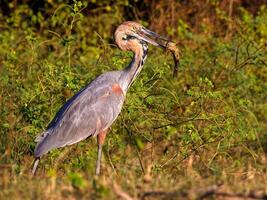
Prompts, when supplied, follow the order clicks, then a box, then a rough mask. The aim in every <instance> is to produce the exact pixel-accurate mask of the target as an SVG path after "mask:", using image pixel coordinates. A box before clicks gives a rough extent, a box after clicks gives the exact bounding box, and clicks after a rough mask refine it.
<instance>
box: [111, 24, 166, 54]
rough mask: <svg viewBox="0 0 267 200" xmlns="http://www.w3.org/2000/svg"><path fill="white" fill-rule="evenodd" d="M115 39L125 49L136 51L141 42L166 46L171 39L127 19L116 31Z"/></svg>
mask: <svg viewBox="0 0 267 200" xmlns="http://www.w3.org/2000/svg"><path fill="white" fill-rule="evenodd" d="M115 41H116V43H117V45H118V47H119V48H120V49H121V50H124V51H135V50H136V48H138V47H139V46H140V44H144V43H150V44H152V45H155V46H160V47H163V48H166V47H167V45H168V42H170V40H168V39H166V38H163V37H161V36H160V35H158V34H156V33H154V32H152V31H150V30H148V29H146V28H145V27H143V26H142V25H140V24H138V23H137V22H132V21H127V22H124V23H122V24H121V25H120V26H118V28H117V29H116V31H115Z"/></svg>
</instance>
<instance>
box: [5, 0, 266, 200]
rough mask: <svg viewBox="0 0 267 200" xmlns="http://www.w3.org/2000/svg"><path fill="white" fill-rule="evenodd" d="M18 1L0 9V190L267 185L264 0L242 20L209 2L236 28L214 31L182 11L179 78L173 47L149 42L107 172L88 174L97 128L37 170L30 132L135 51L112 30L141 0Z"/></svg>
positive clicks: (112, 140)
mask: <svg viewBox="0 0 267 200" xmlns="http://www.w3.org/2000/svg"><path fill="white" fill-rule="evenodd" d="M14 2H15V1H12V2H11V3H10V4H9V8H10V9H14V12H10V14H9V15H8V16H4V15H3V14H0V22H2V23H1V25H0V29H1V32H0V55H1V57H0V65H1V67H0V121H1V124H0V144H1V145H0V169H3V170H1V171H0V178H2V180H3V183H1V182H0V189H1V192H0V198H1V197H6V195H11V197H14V199H15V198H16V197H17V195H18V194H20V193H21V191H20V190H19V191H18V192H16V191H17V190H16V188H17V187H18V186H19V187H20V186H21V185H20V184H24V185H25V187H26V188H27V190H26V189H25V191H26V192H28V191H35V192H36V193H34V192H33V193H31V194H30V196H27V198H31V197H32V198H34V197H35V196H36V195H37V196H38V195H40V196H42V197H44V198H49V197H51V198H53V196H49V195H52V194H50V192H49V190H48V189H47V185H53V184H52V183H51V184H50V182H53V181H55V180H56V184H57V186H58V187H56V188H57V193H56V192H55V193H56V194H57V195H62V196H64V195H66V194H65V191H66V190H67V191H68V192H69V193H70V195H73V196H75V197H76V198H80V197H81V196H84V197H85V198H87V197H88V196H86V195H88V193H89V194H90V197H88V198H94V199H108V198H109V196H110V195H114V194H113V191H112V192H111V190H112V188H113V186H114V184H113V183H116V182H118V183H119V184H120V185H121V186H122V187H123V189H124V190H126V191H127V193H128V192H129V194H131V195H133V196H138V192H140V191H143V189H140V188H142V187H144V188H156V189H157V188H163V189H169V188H170V187H171V188H173V187H176V185H177V187H180V186H181V185H182V187H185V188H190V187H193V188H198V187H199V185H202V184H203V183H204V184H205V183H206V182H205V181H206V180H207V181H208V182H209V183H214V182H216V181H224V182H225V183H226V184H229V185H230V186H231V185H232V184H233V183H235V185H238V186H240V187H241V185H240V183H243V182H245V181H247V182H248V184H247V185H245V183H244V187H245V186H246V187H248V188H252V186H253V185H255V184H258V185H259V187H266V186H262V185H261V184H260V183H262V184H264V181H263V180H266V167H265V166H266V158H265V157H266V155H265V152H266V147H267V142H266V141H267V135H266V133H267V127H266V123H267V115H266V113H267V104H266V95H267V84H266V83H267V76H266V74H267V68H266V57H267V54H266V39H267V28H266V27H267V25H266V22H267V15H266V13H267V10H266V6H265V5H263V6H261V7H260V9H259V11H258V13H256V14H255V15H253V14H252V13H251V12H249V11H248V10H246V9H245V8H244V7H240V8H239V10H240V13H241V15H240V18H237V19H236V21H234V20H232V19H231V18H230V17H229V15H228V13H227V12H226V11H225V10H222V9H221V8H220V7H218V5H219V2H220V1H217V0H212V1H208V2H209V3H210V4H211V5H212V6H214V7H216V10H215V17H216V18H218V19H219V20H220V22H221V23H222V24H223V25H225V23H227V25H229V24H230V25H231V26H230V25H229V27H231V28H229V29H227V31H229V34H228V35H223V34H217V33H214V31H213V28H214V27H213V26H211V25H210V24H208V23H200V24H199V25H197V29H199V30H201V31H199V30H198V31H195V30H194V28H195V27H191V25H190V22H189V21H186V20H184V19H178V20H177V26H169V27H165V28H166V30H165V31H166V33H167V34H168V36H170V37H172V38H173V39H174V40H177V41H178V40H181V42H180V43H181V44H183V45H179V46H181V52H182V56H181V66H180V68H179V72H178V78H177V79H174V78H173V77H172V73H171V71H172V58H171V56H170V55H169V54H167V53H163V52H162V50H158V49H156V48H155V47H150V50H149V55H148V59H147V61H146V63H145V66H144V68H143V71H142V72H141V74H140V76H139V77H138V78H137V80H136V81H135V82H134V84H133V86H132V87H131V88H130V90H129V92H128V94H127V100H126V102H125V105H124V107H123V110H122V113H121V114H120V116H119V118H118V119H117V120H116V122H115V123H114V125H113V126H112V128H111V130H110V133H109V134H108V136H107V140H106V145H105V146H104V158H103V163H102V164H103V166H102V167H103V176H104V177H106V179H104V180H102V179H100V178H99V179H98V178H92V176H93V175H92V174H93V173H94V167H95V161H96V157H97V148H96V141H95V139H93V138H91V139H89V140H86V141H83V142H81V143H79V144H77V145H73V146H71V147H66V148H64V149H58V150H53V151H52V152H51V153H49V155H48V156H44V159H42V160H41V162H40V166H39V167H40V169H39V171H38V175H37V179H38V181H37V180H35V179H28V178H27V177H28V175H29V173H28V171H29V169H30V168H31V163H32V160H33V156H32V155H33V150H34V147H35V142H34V138H35V137H36V136H37V135H38V134H40V133H41V132H42V131H43V130H45V128H46V127H47V125H48V123H49V122H50V121H51V120H52V118H53V117H54V115H55V114H56V112H57V111H58V110H59V108H60V107H61V106H62V105H63V104H64V102H66V101H67V99H69V98H70V97H71V96H72V95H74V94H75V93H76V92H78V91H79V90H80V89H81V88H83V87H84V86H86V84H88V83H89V82H90V81H91V80H93V79H94V78H95V77H96V76H97V75H99V74H101V73H103V72H106V71H111V70H117V69H122V68H124V67H125V66H127V65H128V63H129V62H130V59H131V57H132V53H130V52H122V51H120V50H118V49H117V48H114V45H111V44H110V41H111V38H112V31H113V29H114V27H115V26H116V25H117V24H119V23H120V22H121V21H123V18H124V17H123V13H124V12H123V10H124V9H125V8H132V7H133V5H132V4H133V3H132V4H131V3H129V2H130V1H127V0H122V1H115V2H113V1H94V0H90V1H76V0H75V1H73V2H71V3H68V4H65V3H64V1H60V0H59V1H47V2H46V3H45V5H44V7H45V8H46V11H45V12H43V11H41V10H40V11H37V12H36V10H34V9H32V7H30V6H28V5H27V4H20V5H18V6H17V7H14V6H15V5H13V4H14ZM134 2H137V3H138V1H134ZM88 5H93V6H95V9H91V10H90V12H91V13H90V12H89V13H87V12H84V10H85V9H87V8H88ZM98 9H100V11H99V10H98ZM142 20H143V22H144V24H150V21H148V20H145V19H142ZM155 31H156V32H157V30H155ZM143 171H144V172H145V173H144V174H143ZM236 174H241V175H240V176H239V177H238V178H236ZM251 174H253V176H254V178H250V177H251V176H252V175H251ZM6 177H8V180H7V181H6V182H5V180H6ZM9 177H10V178H9ZM147 177H151V179H152V181H151V182H149V181H148V180H149V178H147ZM39 179H41V181H39ZM177 180H178V181H177ZM233 181H234V182H233ZM253 181H254V182H253ZM249 184H251V185H252V186H251V185H249ZM140 185H141V186H142V187H140ZM7 186H8V187H7ZM69 186H70V188H71V189H66V188H69ZM49 187H50V186H49ZM242 187H243V186H242ZM32 188H34V189H35V190H34V189H32ZM40 188H41V189H40ZM42 188H46V189H47V191H48V192H47V193H49V194H47V193H45V192H44V191H42V190H44V189H42ZM51 188H52V186H51ZM87 189H88V191H87ZM52 190H53V189H51V191H52ZM2 191H4V192H3V193H2ZM25 191H24V193H23V191H22V193H23V194H25ZM54 191H55V190H54ZM79 195H80V196H79ZM64 197H65V196H64ZM112 197H113V198H114V199H115V197H114V196H112ZM112 197H111V198H112Z"/></svg>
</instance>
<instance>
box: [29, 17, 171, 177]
mask: <svg viewBox="0 0 267 200" xmlns="http://www.w3.org/2000/svg"><path fill="white" fill-rule="evenodd" d="M151 37H154V39H151ZM161 40H163V41H164V42H165V45H164V44H161V43H160V41H161ZM115 41H116V43H117V45H118V47H119V48H120V49H121V50H123V51H132V52H134V57H133V60H132V61H131V63H130V64H129V66H127V67H126V68H125V69H124V70H121V71H112V72H107V73H104V74H102V75H100V76H98V77H97V78H96V79H95V80H93V81H92V82H91V83H90V84H88V85H87V86H86V87H85V88H84V89H82V90H80V91H79V92H78V93H77V94H76V95H74V96H73V97H72V98H70V99H69V100H68V101H67V102H66V103H65V104H64V105H63V106H62V108H61V109H60V110H59V111H58V113H57V114H56V115H55V117H54V119H53V120H52V121H51V123H50V124H49V125H48V127H47V130H46V131H44V132H43V133H42V134H41V135H40V136H38V137H37V138H36V140H35V141H36V142H37V146H36V148H35V151H34V156H35V163H34V167H33V170H32V174H35V171H36V169H37V165H38V162H39V160H40V157H41V156H42V155H44V154H46V153H47V152H48V151H50V150H52V149H55V148H59V147H64V146H67V145H71V144H74V143H77V142H79V141H81V140H84V139H86V138H88V137H90V136H97V139H98V159H97V165H96V174H99V173H100V160H101V155H102V145H103V143H104V140H105V137H106V134H107V131H108V128H109V127H110V126H111V125H112V123H113V122H114V120H115V119H116V118H117V117H118V115H119V113H120V112H121V109H122V105H123V102H124V100H125V96H126V93H127V90H128V89H129V87H130V86H131V84H132V83H133V81H134V80H135V78H136V77H137V76H138V74H139V73H140V72H141V70H142V67H143V64H144V62H145V59H146V56H147V49H148V46H147V43H151V44H153V45H155V46H160V47H166V44H168V43H166V39H164V38H162V37H160V36H159V35H157V34H155V33H153V32H152V31H149V30H147V29H146V28H144V27H143V26H142V25H140V24H138V23H136V22H124V23H123V24H121V25H120V26H119V27H118V28H117V29H116V31H115Z"/></svg>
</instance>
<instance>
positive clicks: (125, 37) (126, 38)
mask: <svg viewBox="0 0 267 200" xmlns="http://www.w3.org/2000/svg"><path fill="white" fill-rule="evenodd" d="M134 38H136V37H134V36H132V35H124V36H123V37H122V40H132V39H134Z"/></svg>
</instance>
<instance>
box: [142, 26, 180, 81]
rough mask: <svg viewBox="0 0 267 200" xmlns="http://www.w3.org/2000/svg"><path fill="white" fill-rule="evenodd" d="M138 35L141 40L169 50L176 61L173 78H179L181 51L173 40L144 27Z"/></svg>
mask: <svg viewBox="0 0 267 200" xmlns="http://www.w3.org/2000/svg"><path fill="white" fill-rule="evenodd" d="M137 35H138V36H137V37H138V38H139V39H141V40H143V41H145V42H148V43H150V44H152V45H154V46H159V47H161V48H164V49H166V50H169V51H170V52H171V53H172V55H173V60H174V69H173V76H174V77H177V71H178V66H179V64H180V62H179V59H180V54H179V49H178V48H177V47H176V44H175V43H174V42H172V41H171V40H169V39H167V38H164V37H162V36H160V35H159V34H157V33H154V32H153V31H150V30H148V29H146V28H144V27H142V28H141V29H140V30H139V31H138V32H137Z"/></svg>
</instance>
